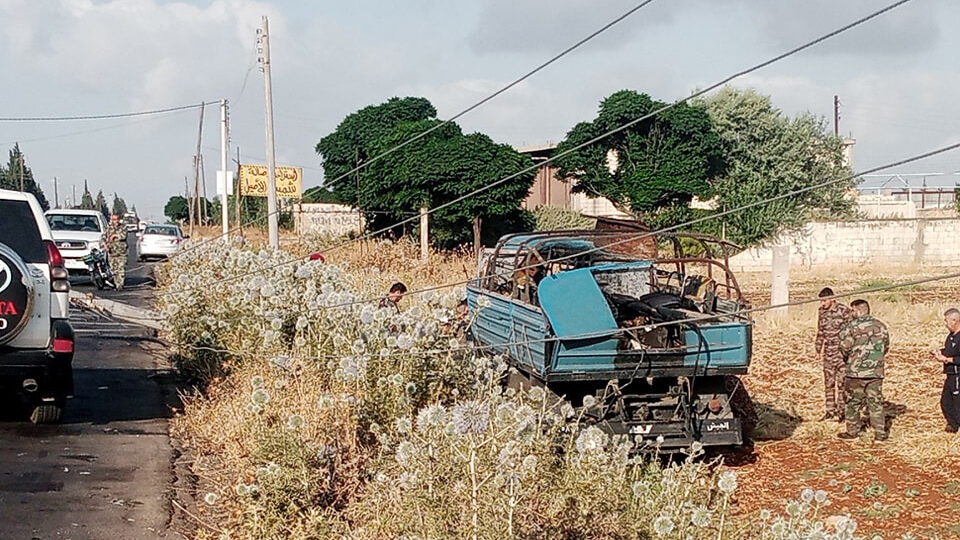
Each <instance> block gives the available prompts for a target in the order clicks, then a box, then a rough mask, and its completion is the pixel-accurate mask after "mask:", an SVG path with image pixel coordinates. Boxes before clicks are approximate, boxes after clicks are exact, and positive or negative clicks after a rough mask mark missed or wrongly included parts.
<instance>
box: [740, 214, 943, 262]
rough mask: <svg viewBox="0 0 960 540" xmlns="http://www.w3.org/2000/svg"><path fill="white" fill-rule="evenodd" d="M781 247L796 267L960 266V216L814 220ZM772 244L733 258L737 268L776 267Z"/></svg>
mask: <svg viewBox="0 0 960 540" xmlns="http://www.w3.org/2000/svg"><path fill="white" fill-rule="evenodd" d="M778 245H780V246H787V247H789V248H790V266H791V268H813V267H818V266H860V265H891V266H897V265H912V264H923V265H930V266H960V219H956V218H952V219H893V220H864V221H837V222H817V223H811V224H809V225H808V226H807V227H806V230H805V231H804V232H803V233H801V234H798V235H796V236H795V237H793V238H786V239H783V240H782V241H781V242H779V243H778ZM772 262H773V251H772V249H771V247H764V248H755V249H749V250H747V251H744V252H743V253H740V254H738V255H736V256H734V257H731V259H730V266H731V269H732V270H733V271H734V272H765V271H770V269H771V265H772Z"/></svg>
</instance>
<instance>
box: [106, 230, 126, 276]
mask: <svg viewBox="0 0 960 540" xmlns="http://www.w3.org/2000/svg"><path fill="white" fill-rule="evenodd" d="M105 236H106V242H105V244H104V245H105V246H106V249H107V254H108V255H109V256H110V257H109V258H110V270H111V271H113V279H114V281H115V282H116V284H117V288H118V289H122V288H123V280H124V274H125V271H126V267H127V229H126V228H125V227H124V226H123V225H121V224H119V223H111V224H110V226H109V227H107V232H106V235H105Z"/></svg>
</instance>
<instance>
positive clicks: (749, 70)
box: [205, 0, 955, 286]
mask: <svg viewBox="0 0 960 540" xmlns="http://www.w3.org/2000/svg"><path fill="white" fill-rule="evenodd" d="M910 1H911V0H898V1H896V2H894V3H892V4H889V5H887V6H886V7H884V8H881V9H879V10H876V11H873V12H871V13H869V14H867V15H865V16H863V17H860V18H858V19H856V20H855V21H853V22H851V23H848V24H846V25H844V26H841V27H840V28H837V29H835V30H833V31H831V32H828V33H826V34H823V35H821V36H819V37H817V38H815V39H813V40H810V41H807V42H805V43H803V44H802V45H799V46H797V47H794V48H792V49H789V50H787V51H786V52H783V53H780V54H778V55H776V56H774V57H772V58H769V59H767V60H764V61H762V62H760V63H758V64H755V65H753V66H751V67H749V68H746V69H743V70H741V71H738V72H736V73H734V74H733V75H730V76H727V77H725V78H723V79H721V80H719V81H717V82H715V83H713V84H711V85H710V86H707V87H706V88H703V89H701V90H698V91H696V92H694V93H692V94H690V95H689V96H687V97H684V98H681V99H678V100H676V101H674V102H672V103H670V104H667V105H664V106H663V107H660V108H658V109H656V110H654V111H652V112H650V113H648V114H645V115H643V116H641V117H638V118H635V119H633V120H631V121H629V122H627V123H625V124H622V125H620V126H618V127H616V128H613V129H611V130H609V131H607V132H605V133H602V134H600V135H598V136H596V137H593V138H591V139H589V140H587V141H586V142H583V143H580V144H578V145H576V146H573V147H571V148H569V149H567V150H564V151H562V152H559V153H557V154H554V155H552V156H550V157H549V158H547V159H545V160H543V161H540V162H538V163H536V164H534V165H531V166H529V167H524V168H523V169H521V170H520V171H518V172H515V173H513V174H510V175H508V176H505V177H504V178H501V179H500V180H497V181H495V182H492V183H489V184H487V185H485V186H483V187H481V188H478V189H475V190H473V191H471V192H469V193H466V194H464V195H461V196H459V197H457V198H455V199H453V200H451V201H448V202H445V203H443V204H440V205H438V206H435V207H433V208H430V209H429V210H427V212H426V214H427V215H429V214H432V213H435V212H437V211H439V210H442V209H444V208H447V207H449V206H452V205H454V204H457V203H459V202H462V201H464V200H466V199H468V198H471V197H474V196H476V195H478V194H480V193H483V192H485V191H488V190H490V189H492V188H494V187H496V186H499V185H501V184H503V183H505V182H507V181H509V180H512V179H514V178H516V177H518V176H520V175H522V174H525V173H528V172H530V171H533V170H536V169H538V168H540V167H542V166H543V165H544V164H547V163H552V162H554V161H556V160H558V159H560V158H562V157H564V156H566V155H569V154H571V153H573V152H576V151H577V150H580V149H582V148H585V147H587V146H590V145H592V144H594V143H597V142H599V141H601V140H603V139H605V138H607V137H609V136H611V135H614V134H616V133H619V132H621V131H624V130H626V129H628V128H630V127H632V126H634V125H637V124H639V123H640V122H643V121H645V120H649V119H651V118H653V117H654V116H656V115H658V114H660V113H662V112H665V111H667V110H670V109H672V108H674V107H676V106H678V105H681V104H684V103H686V102H688V101H691V100H693V99H695V98H698V97H700V96H702V95H705V94H707V93H709V92H711V91H713V90H716V89H717V88H720V87H722V86H723V85H725V84H727V83H729V82H730V81H732V80H734V79H737V78H739V77H742V76H744V75H748V74H750V73H753V72H754V71H757V70H759V69H762V68H764V67H767V66H769V65H771V64H774V63H776V62H779V61H781V60H783V59H785V58H788V57H790V56H793V55H795V54H797V53H799V52H801V51H804V50H806V49H809V48H811V47H813V46H815V45H818V44H820V43H822V42H824V41H826V40H828V39H830V38H832V37H835V36H837V35H839V34H842V33H843V32H846V31H848V30H850V29H852V28H855V27H857V26H860V25H862V24H864V23H866V22H868V21H870V20H872V19H874V18H876V17H879V16H881V15H883V14H884V13H887V12H889V11H891V10H893V9H895V8H897V7H899V6H901V5H903V4H906V3H908V2H910ZM954 147H955V146H951V147H948V148H951V149H952V148H954ZM941 151H945V150H943V149H941ZM939 152H940V151H937V153H939ZM418 219H420V215H418V216H413V217H410V218H407V219H404V220H401V221H399V222H396V223H394V224H392V225H388V226H386V227H383V228H381V229H377V230H375V231H372V232H369V233H366V234H364V235H361V236H358V237H357V238H354V239H351V240H348V241H345V242H341V243H339V244H334V245H332V246H328V247H324V248H322V249H321V250H320V251H321V252H330V251H335V250H337V249H340V248H343V247H346V246H348V245H351V244H354V243H356V242H358V241H361V240H366V239H369V238H372V237H374V236H376V235H378V234H382V233H384V232H387V231H390V230H392V229H394V228H396V227H399V226H401V225H404V224H407V223H411V222H413V221H416V220H418ZM211 240H213V239H210V240H207V241H205V242H209V241H211ZM299 260H300V259H296V260H293V261H285V262H282V263H278V264H275V265H270V266H266V267H263V268H260V269H258V270H256V271H252V272H248V273H245V274H239V275H237V276H232V277H231V278H228V279H241V278H243V277H247V276H249V275H254V274H256V273H260V272H263V271H266V270H270V269H273V268H277V267H279V266H284V265H289V264H294V263H296V262H299ZM225 281H226V280H221V281H220V282H219V283H223V282H225ZM209 285H212V283H211V284H208V286H209Z"/></svg>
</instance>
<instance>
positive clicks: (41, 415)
mask: <svg viewBox="0 0 960 540" xmlns="http://www.w3.org/2000/svg"><path fill="white" fill-rule="evenodd" d="M62 418H63V406H62V405H55V404H51V403H44V404H42V405H37V406H36V407H34V408H33V411H31V412H30V421H31V422H33V423H34V424H59V423H60V420H61V419H62Z"/></svg>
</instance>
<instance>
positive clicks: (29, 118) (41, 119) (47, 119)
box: [0, 101, 219, 122]
mask: <svg viewBox="0 0 960 540" xmlns="http://www.w3.org/2000/svg"><path fill="white" fill-rule="evenodd" d="M214 103H219V101H204V102H201V103H196V104H194V105H183V106H180V107H168V108H166V109H153V110H148V111H136V112H127V113H116V114H91V115H78V116H21V117H14V116H0V122H68V121H75V120H111V119H116V118H134V117H137V116H150V115H154V114H166V113H171V112H177V111H186V110H190V109H199V108H200V107H203V106H205V105H212V104H214Z"/></svg>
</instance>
